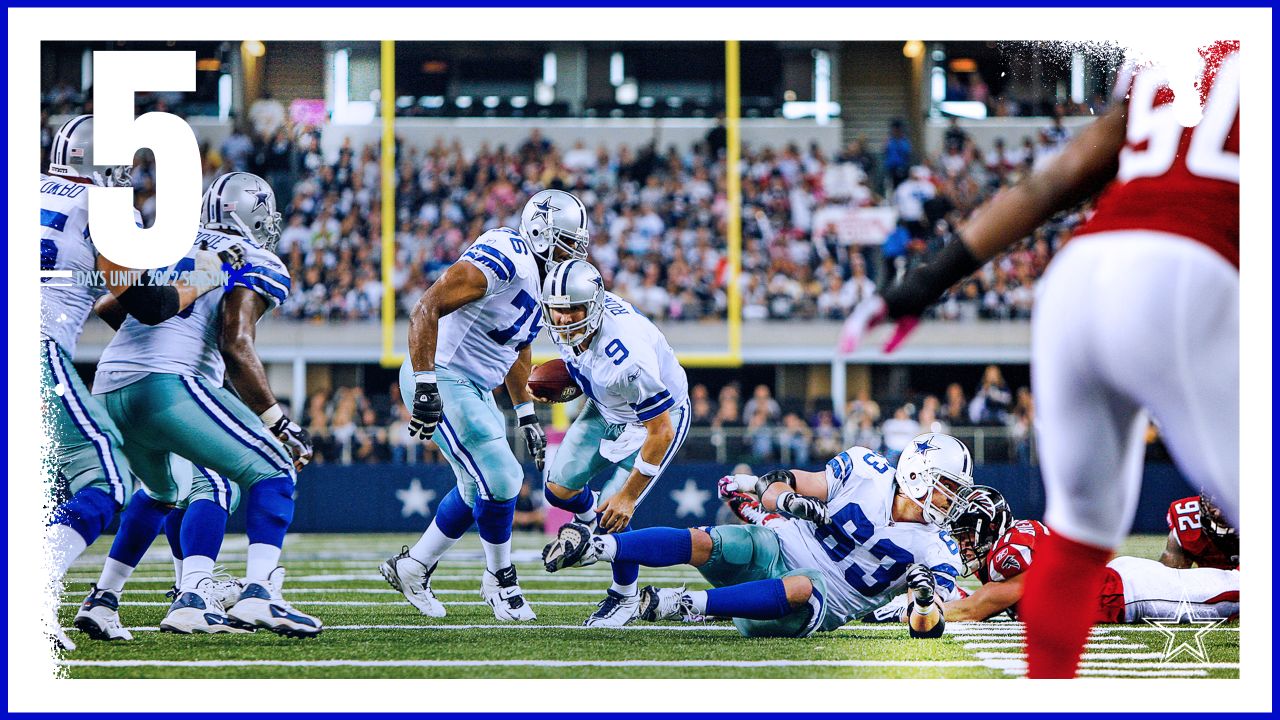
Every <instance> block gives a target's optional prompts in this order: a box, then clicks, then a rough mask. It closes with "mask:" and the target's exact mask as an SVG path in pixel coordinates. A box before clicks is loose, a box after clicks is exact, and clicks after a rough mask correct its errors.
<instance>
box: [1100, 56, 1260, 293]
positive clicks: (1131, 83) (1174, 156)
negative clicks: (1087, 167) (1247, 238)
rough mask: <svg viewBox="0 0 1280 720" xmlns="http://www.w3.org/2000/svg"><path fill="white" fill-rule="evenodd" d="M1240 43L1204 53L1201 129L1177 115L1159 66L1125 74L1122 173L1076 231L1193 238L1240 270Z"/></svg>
mask: <svg viewBox="0 0 1280 720" xmlns="http://www.w3.org/2000/svg"><path fill="white" fill-rule="evenodd" d="M1239 51H1240V43H1239V42H1238V41H1235V42H1218V43H1214V44H1213V45H1211V46H1209V47H1207V48H1202V49H1201V50H1200V54H1201V56H1202V57H1203V58H1204V60H1205V68H1204V74H1203V75H1202V76H1201V78H1200V80H1199V82H1198V83H1196V85H1197V87H1198V89H1199V91H1200V98H1199V99H1200V103H1201V106H1202V108H1203V111H1204V115H1203V117H1202V118H1201V120H1200V122H1199V124H1197V125H1195V126H1194V127H1183V126H1182V124H1181V123H1179V121H1178V118H1177V117H1175V112H1174V108H1173V104H1172V103H1173V98H1174V93H1173V90H1171V89H1170V83H1169V80H1168V77H1167V76H1166V74H1165V73H1164V71H1163V70H1162V69H1161V68H1158V67H1146V68H1142V69H1139V70H1137V71H1136V72H1134V71H1130V70H1126V71H1124V72H1122V74H1121V78H1120V79H1119V81H1117V83H1116V94H1117V96H1119V97H1123V96H1125V95H1127V97H1128V103H1129V108H1128V109H1129V113H1128V127H1127V130H1126V141H1125V146H1124V148H1123V149H1121V150H1120V158H1119V159H1120V170H1119V172H1118V173H1117V174H1116V179H1115V180H1114V181H1113V182H1112V183H1111V184H1110V185H1108V186H1107V188H1106V189H1105V190H1103V192H1102V195H1101V196H1100V197H1099V198H1098V204H1097V208H1096V211H1095V212H1094V214H1093V216H1092V217H1091V218H1090V219H1089V220H1088V222H1086V223H1085V224H1084V226H1083V227H1081V228H1080V230H1079V231H1078V232H1077V234H1078V235H1084V234H1087V233H1098V232H1108V231H1113V230H1153V231H1158V232H1166V233H1171V234H1174V235H1179V236H1182V237H1186V238H1190V239H1192V240H1196V241H1199V242H1201V243H1204V244H1205V245H1207V246H1209V247H1210V248H1211V249H1213V250H1214V251H1216V252H1217V253H1218V254H1219V255H1221V256H1222V257H1223V258H1225V259H1226V260H1227V262H1229V263H1231V264H1232V265H1234V266H1235V267H1236V268H1239V267H1240V52H1239Z"/></svg>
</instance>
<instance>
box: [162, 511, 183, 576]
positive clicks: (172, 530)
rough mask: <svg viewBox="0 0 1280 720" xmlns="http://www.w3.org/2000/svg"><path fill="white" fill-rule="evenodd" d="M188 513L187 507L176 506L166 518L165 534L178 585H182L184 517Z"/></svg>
mask: <svg viewBox="0 0 1280 720" xmlns="http://www.w3.org/2000/svg"><path fill="white" fill-rule="evenodd" d="M186 514H187V511H186V508H175V509H173V510H170V511H169V515H168V516H167V517H165V519H164V535H165V537H166V538H168V539H169V552H170V553H172V554H173V584H174V585H178V586H181V585H182V518H183V517H184V516H185V515H186Z"/></svg>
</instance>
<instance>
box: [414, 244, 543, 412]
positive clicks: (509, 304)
mask: <svg viewBox="0 0 1280 720" xmlns="http://www.w3.org/2000/svg"><path fill="white" fill-rule="evenodd" d="M459 262H468V263H471V264H472V265H474V266H475V267H476V268H478V269H479V270H480V272H482V273H484V276H485V280H486V281H487V282H488V288H487V289H486V290H485V294H484V297H482V298H480V299H479V300H474V301H472V302H469V303H467V304H466V305H463V306H462V307H460V308H458V309H457V310H455V311H453V312H451V313H449V314H448V315H445V316H444V317H442V318H440V326H439V328H440V329H439V334H438V335H437V338H436V357H435V361H436V364H438V365H443V366H444V367H447V368H449V369H450V370H452V371H453V372H456V373H459V374H461V375H462V376H464V377H466V378H467V379H468V380H471V381H472V382H474V383H476V384H477V385H479V386H481V387H484V388H490V389H492V388H496V387H498V386H499V385H501V384H502V381H503V379H504V378H506V376H507V372H508V371H509V370H511V366H512V365H514V364H515V361H516V356H517V355H518V354H519V353H520V351H521V350H523V349H524V348H525V346H526V345H528V344H529V343H531V342H533V339H534V338H536V337H537V336H538V332H539V331H540V330H541V329H542V307H541V306H540V305H539V303H538V297H539V295H540V294H541V292H542V290H541V284H542V283H541V278H540V276H539V271H538V263H537V261H536V260H534V255H533V251H532V250H531V249H530V247H529V244H528V243H526V242H525V241H524V239H523V238H521V237H520V234H519V233H517V232H516V231H515V230H512V229H511V228H505V227H504V228H497V229H496V230H489V231H488V232H486V233H484V234H483V235H481V236H480V237H479V238H477V239H476V241H475V242H474V243H472V244H471V246H470V247H468V248H467V249H466V251H465V252H463V253H462V257H461V258H459Z"/></svg>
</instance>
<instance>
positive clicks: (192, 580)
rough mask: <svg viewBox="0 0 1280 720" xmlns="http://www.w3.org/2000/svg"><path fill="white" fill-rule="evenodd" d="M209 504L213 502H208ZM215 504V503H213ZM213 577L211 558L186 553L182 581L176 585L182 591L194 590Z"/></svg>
mask: <svg viewBox="0 0 1280 720" xmlns="http://www.w3.org/2000/svg"><path fill="white" fill-rule="evenodd" d="M210 504H214V503H212V502H210ZM215 506H216V505H215ZM212 578H213V558H211V557H209V556H207V555H187V557H186V559H184V560H183V561H182V582H181V583H178V587H180V588H182V591H183V592H188V591H190V590H194V589H195V588H196V586H197V585H199V584H200V583H201V582H202V581H204V580H211V579H212Z"/></svg>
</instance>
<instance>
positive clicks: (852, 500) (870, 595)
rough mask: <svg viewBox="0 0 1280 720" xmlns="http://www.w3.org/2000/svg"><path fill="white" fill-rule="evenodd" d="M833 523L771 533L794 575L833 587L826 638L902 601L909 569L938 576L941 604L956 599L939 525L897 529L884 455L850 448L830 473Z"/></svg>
mask: <svg viewBox="0 0 1280 720" xmlns="http://www.w3.org/2000/svg"><path fill="white" fill-rule="evenodd" d="M826 477H827V498H828V499H827V508H828V509H829V510H830V517H831V521H830V522H829V523H827V524H826V525H823V526H821V527H819V526H818V525H815V524H814V523H812V522H810V521H808V520H791V521H790V522H786V523H779V524H776V525H770V526H769V527H771V528H772V529H773V530H774V532H776V533H777V534H778V539H779V541H780V543H781V545H782V554H783V557H784V558H785V559H786V561H787V566H788V567H790V568H792V569H799V568H813V569H815V570H818V571H820V572H821V573H822V575H823V577H824V578H825V579H826V585H827V597H826V603H827V614H826V618H825V619H824V620H823V625H822V627H821V628H819V629H820V630H833V629H835V628H837V627H840V626H841V625H844V624H845V623H846V622H848V621H850V620H852V619H855V618H860V617H862V616H863V615H866V614H867V613H869V612H871V611H873V610H875V609H876V608H878V607H880V606H882V605H884V604H885V603H887V602H889V601H890V600H892V599H893V598H894V597H895V596H896V595H898V594H900V593H902V592H903V591H904V590H905V588H906V584H907V580H906V573H907V568H909V567H910V566H911V565H913V564H915V563H922V564H924V565H926V566H928V567H929V568H930V569H931V570H933V576H934V579H935V580H936V581H937V587H938V597H939V598H940V599H941V600H942V601H943V602H947V601H949V600H952V599H955V598H956V597H957V596H958V595H957V592H956V578H957V577H958V576H959V574H960V571H959V568H960V567H961V562H960V554H959V547H958V546H957V544H956V541H955V540H953V539H952V538H951V534H950V533H949V532H947V531H946V530H944V529H942V528H940V527H938V526H937V525H933V524H926V523H916V522H894V520H893V517H892V514H893V499H894V496H895V495H896V494H897V491H896V487H895V484H894V479H893V478H894V472H893V468H892V467H891V466H890V465H889V462H888V461H887V460H886V459H885V458H884V457H882V456H880V455H879V454H878V453H875V452H873V451H871V450H868V449H867V448H864V447H851V448H849V449H848V450H845V451H844V452H842V453H840V454H839V455H837V456H835V457H834V458H833V459H832V460H831V461H830V462H828V463H827V467H826Z"/></svg>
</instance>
